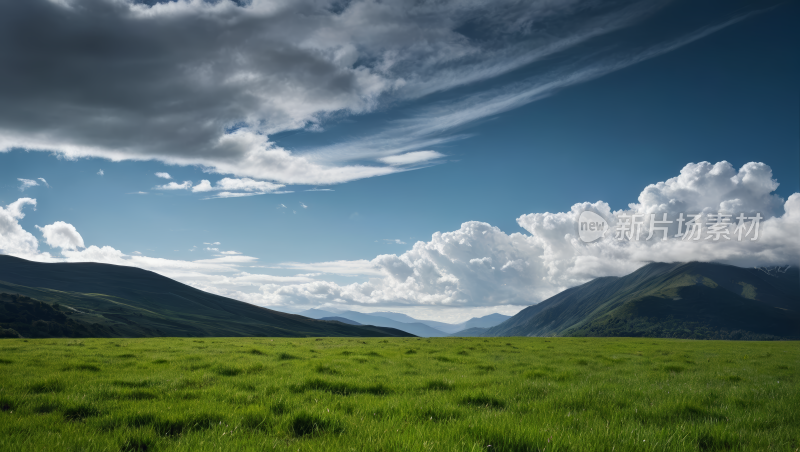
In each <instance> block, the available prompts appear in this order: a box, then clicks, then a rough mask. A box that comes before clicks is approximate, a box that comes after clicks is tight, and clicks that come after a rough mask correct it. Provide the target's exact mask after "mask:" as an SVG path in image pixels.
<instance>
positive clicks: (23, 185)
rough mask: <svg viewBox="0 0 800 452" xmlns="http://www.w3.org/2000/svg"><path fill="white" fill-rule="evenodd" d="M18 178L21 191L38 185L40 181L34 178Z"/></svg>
mask: <svg viewBox="0 0 800 452" xmlns="http://www.w3.org/2000/svg"><path fill="white" fill-rule="evenodd" d="M17 180H18V181H19V191H25V190H26V189H28V188H31V187H36V186H37V185H39V183H38V182H36V181H35V180H33V179H21V178H17Z"/></svg>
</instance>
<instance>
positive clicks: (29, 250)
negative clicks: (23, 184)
mask: <svg viewBox="0 0 800 452" xmlns="http://www.w3.org/2000/svg"><path fill="white" fill-rule="evenodd" d="M25 206H33V208H34V209H35V208H36V200H35V199H31V198H20V199H18V200H16V201H14V202H12V203H11V204H9V205H7V206H6V207H5V208H3V207H2V206H0V253H2V254H12V255H15V256H19V257H24V258H26V259H30V258H32V257H33V256H35V255H36V254H38V248H39V242H38V241H37V240H36V237H34V236H33V234H31V233H30V232H28V231H26V230H24V229H23V228H22V226H21V225H20V224H19V220H21V219H22V218H24V217H25V214H24V213H22V209H23V207H25Z"/></svg>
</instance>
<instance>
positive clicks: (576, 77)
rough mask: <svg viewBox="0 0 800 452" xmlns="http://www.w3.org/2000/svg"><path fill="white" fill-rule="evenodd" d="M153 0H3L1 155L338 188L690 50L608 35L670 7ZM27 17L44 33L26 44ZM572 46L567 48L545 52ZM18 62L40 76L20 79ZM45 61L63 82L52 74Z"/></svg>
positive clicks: (415, 162)
mask: <svg viewBox="0 0 800 452" xmlns="http://www.w3.org/2000/svg"><path fill="white" fill-rule="evenodd" d="M148 3H150V2H147V3H144V2H135V1H132V0H69V1H59V2H54V1H45V0H31V1H26V2H3V3H1V4H0V30H2V38H3V39H0V54H2V55H3V57H4V62H5V64H6V65H7V66H8V67H14V68H15V69H14V70H13V71H3V72H2V73H0V98H3V99H4V102H3V106H2V107H0V150H9V149H12V148H24V149H29V150H44V151H52V152H56V153H58V154H60V155H62V156H65V157H67V158H81V157H101V158H106V159H109V160H112V161H122V160H159V161H162V162H164V163H167V164H175V165H196V166H200V167H202V168H204V169H206V170H207V171H209V172H216V173H219V174H226V175H233V176H235V177H236V178H238V179H245V178H248V179H251V180H255V181H272V183H275V184H276V185H287V184H307V185H329V184H337V183H343V182H348V181H352V180H356V179H363V178H370V177H377V176H382V175H388V174H393V173H397V172H400V171H407V170H409V169H414V168H419V167H421V166H425V165H426V164H432V163H436V162H440V161H441V160H437V159H439V158H440V157H441V156H440V155H436V151H432V150H426V149H430V148H431V147H433V146H436V145H441V144H443V143H447V142H449V141H452V140H455V139H458V138H461V137H463V136H464V135H463V134H459V133H456V131H457V129H458V128H459V127H461V126H462V125H464V124H468V123H470V122H474V121H478V120H481V119H484V118H487V117H489V116H491V115H495V114H498V113H501V112H503V111H507V110H509V109H512V108H516V107H518V106H521V105H524V104H525V103H528V102H533V101H535V100H537V99H539V98H542V97H545V96H547V95H549V94H552V93H553V92H555V91H557V90H558V89H561V88H564V87H567V86H570V85H572V84H575V83H582V82H585V81H587V80H591V79H592V78H596V77H599V76H602V75H603V74H606V73H609V72H611V71H614V70H618V69H620V68H623V67H626V66H628V65H630V64H635V63H636V62H638V61H642V60H643V59H646V58H650V57H653V56H656V55H659V54H661V53H664V52H667V51H669V50H671V49H673V48H676V46H679V45H683V44H685V43H687V42H690V41H691V39H687V38H686V37H685V36H679V37H675V36H666V37H665V36H661V37H659V38H658V39H656V41H657V42H654V43H650V44H648V46H649V50H647V49H646V50H639V51H637V50H636V49H630V47H631V46H630V45H629V43H626V42H616V41H614V40H613V38H612V37H611V36H613V34H614V33H615V32H618V31H620V30H623V29H626V28H629V27H632V26H637V25H638V24H641V23H642V22H643V21H644V20H646V19H647V18H648V17H650V16H651V15H653V14H655V13H658V12H659V11H660V10H661V8H663V7H664V6H665V5H667V4H670V3H671V2H669V1H667V0H660V1H644V0H623V1H620V2H613V3H609V2H602V1H599V0H565V1H560V2H553V1H550V0H533V1H529V2H519V1H516V0H498V1H492V2H489V1H475V2H459V1H453V2H433V3H419V2H415V1H412V0H407V1H397V2H372V1H367V0H356V1H352V2H347V3H346V4H341V3H340V2H336V1H334V0H330V1H325V0H323V1H312V0H299V1H292V2H272V1H267V0H252V1H250V2H238V3H235V2H231V1H221V2H205V1H176V2H164V3H160V2H159V3H155V4H148ZM64 5H68V6H64ZM723 15H724V14H723ZM34 20H35V21H36V24H37V25H41V24H45V25H43V26H38V27H37V30H39V31H38V32H37V39H27V38H26V36H27V33H29V30H30V29H31V27H32V25H33V23H32V21H34ZM718 22H719V23H721V24H722V26H724V25H725V24H728V23H730V22H729V21H728V22H726V21H724V20H721V21H718ZM46 24H57V26H55V25H54V26H47V25H46ZM718 28H719V27H716V28H715V27H714V26H707V27H705V28H703V30H705V31H703V32H697V31H696V32H694V34H693V33H692V32H688V33H687V35H692V36H695V37H697V36H702V35H703V33H705V32H706V31H707V32H712V31H713V30H716V29H718ZM83 36H92V39H93V40H94V41H95V42H113V43H115V45H114V47H113V51H111V50H110V47H104V46H98V47H92V48H91V49H89V48H86V47H85V46H83V45H82V44H81V43H82V40H81V39H82V37H83ZM216 37H224V38H220V39H217V38H216ZM600 38H603V39H608V40H609V41H604V42H607V43H608V45H609V46H610V47H614V46H619V47H621V48H622V50H620V51H618V52H598V51H597V49H596V48H594V47H592V46H591V45H590V44H592V43H595V42H596V41H597V40H598V39H600ZM692 39H695V38H692ZM665 42H669V43H672V44H671V45H664V43H665ZM565 52H572V53H573V54H574V55H573V54H570V56H569V57H564V58H559V59H555V58H552V57H553V56H554V55H562V54H564V53H565ZM29 58H36V59H37V61H41V62H43V63H42V64H44V66H36V67H35V68H31V69H28V68H29V67H30V66H29V65H26V64H24V62H25V61H28V59H29ZM78 62H80V63H78ZM554 62H555V63H554ZM537 64H541V65H543V66H542V70H539V71H536V72H537V73H538V74H541V75H538V76H533V77H531V78H530V79H528V80H525V81H523V82H518V83H512V84H508V85H506V86H505V87H502V88H497V89H492V90H490V91H479V92H478V93H477V94H476V93H475V90H468V91H467V92H468V93H471V94H467V95H466V97H463V96H462V95H460V94H459V95H457V96H456V98H455V99H451V100H449V101H445V102H444V103H442V104H439V105H433V106H431V105H426V106H424V107H423V108H422V109H421V110H420V111H417V112H416V113H414V112H412V113H411V116H410V118H408V119H407V120H403V121H390V122H389V123H387V124H386V125H385V130H384V132H380V133H377V134H373V135H369V136H366V137H360V138H358V139H357V140H350V141H345V142H340V143H336V144H333V145H331V146H324V147H318V148H313V149H302V150H291V149H286V148H284V147H282V146H279V145H278V144H276V143H275V142H274V141H273V140H272V139H271V138H270V137H271V136H273V135H275V134H276V133H279V132H283V131H288V130H301V129H302V130H321V129H324V123H325V121H326V120H328V119H329V118H331V117H334V116H336V117H342V116H348V115H349V116H352V115H362V114H365V113H370V112H373V111H376V110H377V109H380V108H384V107H391V106H394V105H401V104H403V103H404V102H407V101H411V100H417V99H421V98H423V97H424V96H426V95H428V94H431V93H448V92H450V91H451V90H452V89H453V88H455V87H463V86H466V85H470V84H473V85H470V86H474V84H475V83H476V82H480V81H483V80H489V79H494V78H496V77H498V76H500V75H503V74H508V73H510V72H511V71H514V70H516V69H520V68H523V67H529V66H530V65H537ZM56 69H57V71H58V73H60V74H63V75H64V76H63V77H58V78H56V79H53V78H52V77H51V76H50V74H52V73H53V72H54V71H55V70H56ZM153 80H158V81H159V82H158V83H152V81H153ZM120 87H124V89H123V88H120ZM459 96H462V97H459ZM461 107H463V108H461ZM98 174H99V175H103V174H104V173H103V170H100V171H98ZM163 174H164V175H166V174H167V173H163ZM159 177H164V176H159ZM164 178H165V179H166V178H167V177H164ZM184 184H185V182H184ZM209 186H210V182H209V184H208V185H204V184H203V183H202V182H201V183H200V184H199V185H197V186H196V187H201V189H200V190H197V191H201V190H204V189H208V190H207V191H215V192H216V194H215V195H214V196H213V197H240V196H253V195H254V194H256V193H274V192H276V190H275V189H270V190H261V191H256V190H232V189H220V190H216V188H209ZM162 187H165V188H162V189H166V190H170V189H187V188H188V187H186V186H184V185H183V184H178V183H175V184H174V185H172V184H167V185H164V186H162Z"/></svg>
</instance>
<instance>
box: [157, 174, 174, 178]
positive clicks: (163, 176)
mask: <svg viewBox="0 0 800 452" xmlns="http://www.w3.org/2000/svg"><path fill="white" fill-rule="evenodd" d="M156 177H160V178H162V179H172V176H170V175H169V173H156Z"/></svg>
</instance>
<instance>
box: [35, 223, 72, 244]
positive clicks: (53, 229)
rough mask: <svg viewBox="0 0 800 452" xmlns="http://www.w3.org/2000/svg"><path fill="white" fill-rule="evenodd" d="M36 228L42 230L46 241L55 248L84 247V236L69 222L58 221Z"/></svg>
mask: <svg viewBox="0 0 800 452" xmlns="http://www.w3.org/2000/svg"><path fill="white" fill-rule="evenodd" d="M36 229H38V230H40V231H42V236H44V240H45V242H47V244H48V245H50V246H51V247H53V248H61V249H62V250H77V249H78V248H84V244H83V237H81V235H80V234H79V233H78V230H77V229H75V226H73V225H71V224H69V223H65V222H63V221H56V222H55V223H53V224H48V225H47V226H45V227H43V228H42V227H39V226H36Z"/></svg>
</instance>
